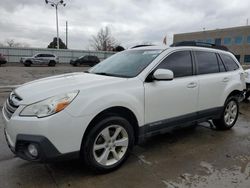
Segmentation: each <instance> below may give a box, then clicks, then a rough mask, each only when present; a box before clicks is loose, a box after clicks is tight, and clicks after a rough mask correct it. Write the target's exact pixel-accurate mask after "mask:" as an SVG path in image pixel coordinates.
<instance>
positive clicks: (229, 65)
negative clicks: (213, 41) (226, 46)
mask: <svg viewBox="0 0 250 188" xmlns="http://www.w3.org/2000/svg"><path fill="white" fill-rule="evenodd" d="M220 57H221V59H222V61H223V62H224V65H225V67H226V69H227V71H233V70H237V69H238V68H239V66H238V65H237V63H236V62H235V61H234V60H233V58H232V57H230V56H229V55H225V54H220Z"/></svg>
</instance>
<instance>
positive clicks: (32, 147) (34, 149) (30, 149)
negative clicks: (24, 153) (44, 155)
mask: <svg viewBox="0 0 250 188" xmlns="http://www.w3.org/2000/svg"><path fill="white" fill-rule="evenodd" d="M28 152H29V154H30V155H31V156H32V157H37V156H38V150H37V147H36V146H35V145H34V144H30V145H28Z"/></svg>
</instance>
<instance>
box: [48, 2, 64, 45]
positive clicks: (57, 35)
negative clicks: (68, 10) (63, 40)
mask: <svg viewBox="0 0 250 188" xmlns="http://www.w3.org/2000/svg"><path fill="white" fill-rule="evenodd" d="M45 3H46V4H50V5H51V6H52V7H54V8H55V9H56V37H57V49H59V47H60V46H59V29H58V6H59V5H62V6H64V7H65V6H66V3H64V2H63V0H60V1H57V2H53V1H49V0H45Z"/></svg>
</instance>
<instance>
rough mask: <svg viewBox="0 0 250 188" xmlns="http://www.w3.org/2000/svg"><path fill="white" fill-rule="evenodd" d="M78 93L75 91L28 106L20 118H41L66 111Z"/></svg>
mask: <svg viewBox="0 0 250 188" xmlns="http://www.w3.org/2000/svg"><path fill="white" fill-rule="evenodd" d="M78 93H79V91H73V92H69V93H65V94H63V95H57V96H54V97H50V98H48V99H45V100H43V101H40V102H37V103H33V104H31V105H28V106H26V107H25V108H24V109H23V110H22V111H21V113H20V116H36V117H39V118H41V117H46V116H50V115H52V114H55V113H57V112H60V111H62V110H63V109H65V108H66V107H67V106H68V105H69V104H70V103H71V102H72V101H73V100H74V98H75V97H76V96H77V94H78Z"/></svg>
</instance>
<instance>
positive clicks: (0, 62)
mask: <svg viewBox="0 0 250 188" xmlns="http://www.w3.org/2000/svg"><path fill="white" fill-rule="evenodd" d="M5 63H7V60H6V58H5V57H4V55H3V54H1V53H0V66H1V64H5Z"/></svg>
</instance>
